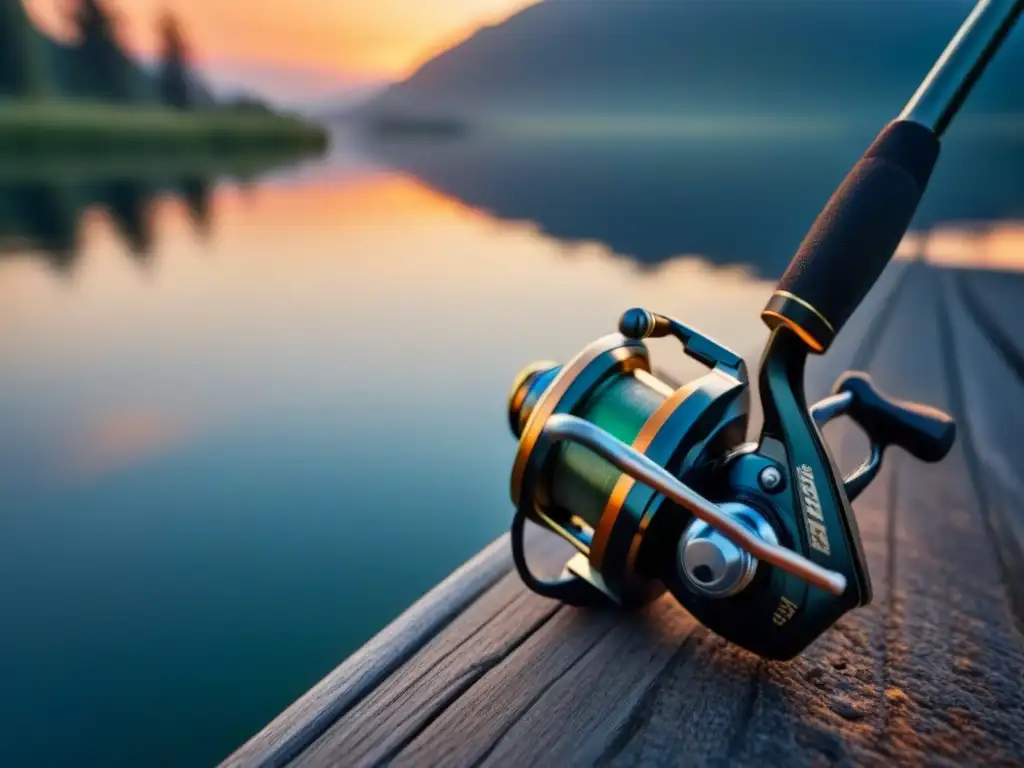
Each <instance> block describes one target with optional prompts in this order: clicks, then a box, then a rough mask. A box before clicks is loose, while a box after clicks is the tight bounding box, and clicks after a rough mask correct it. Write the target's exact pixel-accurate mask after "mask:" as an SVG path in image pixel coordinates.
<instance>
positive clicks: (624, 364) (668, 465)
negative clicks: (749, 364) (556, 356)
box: [509, 309, 750, 606]
mask: <svg viewBox="0 0 1024 768" xmlns="http://www.w3.org/2000/svg"><path fill="white" fill-rule="evenodd" d="M619 331H620V332H619V333H615V334H610V335H608V336H604V337H602V338H600V339H598V340H596V341H594V342H593V343H591V344H590V345H588V346H587V347H586V348H584V349H583V351H581V352H580V353H579V354H578V355H577V356H576V357H575V358H573V359H572V360H571V361H570V362H569V363H567V364H566V365H564V366H559V365H557V364H556V363H550V362H542V363H534V364H531V365H529V366H527V367H526V368H524V369H523V371H522V372H521V373H520V374H519V376H518V377H517V378H516V381H515V383H514V385H513V387H512V392H511V395H510V396H509V425H510V427H511V429H512V433H513V434H514V435H515V436H516V437H517V438H519V450H518V453H517V454H516V459H515V464H514V466H513V471H512V488H511V490H512V501H513V503H514V504H515V505H516V509H517V511H516V516H515V519H514V522H513V531H512V537H513V552H514V553H515V561H516V566H517V568H518V569H519V572H520V575H521V577H522V578H523V580H524V581H525V582H526V583H527V584H528V585H529V586H530V587H531V588H532V589H533V590H534V591H536V592H538V593H540V594H542V595H546V596H548V597H553V598H556V599H559V600H562V601H564V602H569V603H572V604H576V605H581V604H587V603H595V602H602V601H604V600H610V601H611V602H613V603H615V604H618V605H623V606H625V605H637V604H642V603H644V602H646V601H648V600H650V599H652V598H653V597H655V596H656V595H658V594H660V592H661V591H663V589H664V588H663V587H662V586H661V585H660V584H658V583H656V582H654V583H652V581H651V579H652V576H654V574H653V573H651V572H650V571H649V570H645V567H644V566H645V564H646V562H647V560H648V558H647V557H646V556H645V554H646V550H647V549H648V543H649V540H650V537H651V534H652V532H653V531H654V530H656V528H657V527H656V526H655V525H654V521H655V517H656V512H657V510H658V509H659V508H660V506H661V504H662V502H663V501H664V497H663V496H661V494H659V493H658V492H657V491H656V490H655V489H653V488H651V487H650V486H648V485H645V484H642V483H638V482H636V480H635V479H634V478H633V477H632V476H630V475H629V474H627V473H624V472H622V471H621V470H620V469H619V468H617V467H616V466H614V465H613V464H611V463H610V462H609V461H608V460H607V459H605V458H602V457H601V456H599V455H597V454H595V453H594V452H593V451H592V450H590V449H588V448H586V447H585V446H582V445H579V444H575V443H562V444H557V443H555V442H553V441H552V440H551V439H550V438H549V437H548V436H546V435H545V434H544V428H545V425H546V424H547V423H548V422H549V420H550V418H551V417H552V416H555V415H557V414H570V415H573V416H576V417H578V418H580V419H584V420H586V421H588V422H590V423H591V424H594V425H596V426H597V427H598V428H600V429H602V430H604V431H605V432H607V433H608V434H610V435H612V436H613V437H615V438H616V439H618V440H620V441H622V442H623V443H625V444H628V445H630V446H631V447H632V448H633V449H634V450H635V451H637V452H639V453H641V454H643V455H645V456H647V457H648V458H650V459H651V460H652V461H654V462H656V463H657V464H658V465H659V466H661V467H664V468H665V469H666V470H667V471H669V472H671V473H672V475H673V476H675V477H679V478H689V476H690V475H691V474H693V473H694V472H695V471H696V470H697V469H698V468H701V467H704V466H706V465H707V464H708V462H709V461H711V460H712V459H714V458H716V457H720V456H723V455H725V454H726V453H727V452H729V451H731V450H732V449H734V448H735V447H736V446H738V445H739V444H740V443H741V442H742V441H743V439H744V437H745V435H746V432H747V422H748V414H749V405H750V394H749V386H748V382H747V372H746V367H745V365H744V363H743V360H742V359H741V358H740V357H739V356H738V355H736V354H735V353H734V352H732V351H730V350H729V349H726V348H725V347H722V346H720V345H719V344H717V343H715V342H714V341H713V340H711V339H710V338H708V337H707V336H704V335H703V334H701V333H699V332H697V331H695V330H694V329H692V328H688V327H686V326H684V325H682V324H681V323H679V322H678V321H675V320H671V319H669V318H665V317H662V316H658V315H653V314H651V313H649V312H647V311H645V310H640V309H634V310H630V311H629V312H627V313H625V314H624V315H623V316H622V319H621V321H620V323H619ZM669 335H671V336H674V337H675V338H677V339H678V340H679V341H680V343H681V344H682V348H683V352H684V353H685V354H687V355H688V356H689V357H691V358H693V359H695V360H697V361H699V362H701V363H703V364H705V365H707V366H708V367H709V368H710V370H709V372H708V373H707V374H705V375H704V376H701V377H700V378H698V379H696V380H694V381H692V382H690V383H689V384H687V385H685V386H682V387H678V388H676V387H672V386H670V385H669V384H667V383H665V382H664V381H662V380H661V379H659V378H658V377H657V376H655V375H654V374H652V373H651V364H650V355H649V352H648V349H647V345H646V344H644V343H643V341H642V339H644V338H647V337H659V336H669ZM690 482H693V480H692V479H690ZM527 519H529V520H532V521H534V522H535V523H538V524H539V525H542V526H544V527H547V528H549V529H550V530H552V531H553V532H555V533H557V534H558V535H559V536H561V537H562V538H564V539H565V540H566V541H568V542H569V543H570V544H572V545H573V547H575V548H576V549H577V550H578V554H577V555H576V556H575V557H573V558H572V559H571V560H570V561H569V562H568V563H567V564H566V569H565V571H564V572H563V575H562V577H561V578H560V579H558V580H555V581H544V580H541V579H539V578H537V577H536V576H535V575H534V574H533V573H532V572H531V571H530V569H529V567H528V565H527V564H526V562H525V558H524V557H523V556H522V548H523V543H522V535H523V523H524V522H525V520H527ZM699 548H700V547H698V549H699ZM704 549H705V550H707V546H706V545H705V546H704ZM694 567H698V566H694Z"/></svg>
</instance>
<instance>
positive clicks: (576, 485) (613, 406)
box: [549, 374, 666, 529]
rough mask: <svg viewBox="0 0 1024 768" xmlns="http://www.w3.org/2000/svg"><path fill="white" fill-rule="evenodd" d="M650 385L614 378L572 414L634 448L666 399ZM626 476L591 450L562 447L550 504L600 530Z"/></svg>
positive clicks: (556, 461)
mask: <svg viewBox="0 0 1024 768" xmlns="http://www.w3.org/2000/svg"><path fill="white" fill-rule="evenodd" d="M648 379H649V377H648ZM649 380H651V381H652V382H653V384H654V385H653V386H652V384H648V383H647V382H646V381H644V380H642V379H641V378H639V377H637V376H636V375H634V374H624V375H623V374H620V375H616V376H612V377H611V378H610V379H608V380H607V381H605V382H603V383H602V384H600V385H599V386H598V388H597V389H596V390H595V391H594V393H593V394H592V395H591V396H590V397H589V398H587V399H586V400H584V401H583V402H582V403H581V404H580V405H579V406H578V407H577V408H575V409H573V415H575V416H579V417H581V418H583V419H586V420H587V421H589V422H592V423H593V424H596V425H597V426H599V427H601V428H602V429H604V430H605V431H607V432H609V433H610V434H612V435H614V436H615V437H617V438H618V439H619V440H622V441H623V442H624V443H627V444H632V442H633V441H634V439H635V438H636V436H637V434H638V433H639V432H640V430H641V429H642V428H643V426H644V424H646V423H647V420H648V419H649V418H650V417H651V414H653V413H654V412H655V411H656V410H657V409H658V407H659V406H660V405H661V404H662V403H663V402H664V401H665V398H666V394H665V391H664V389H663V388H657V385H658V382H656V381H655V380H652V379H649ZM621 475H622V473H621V472H620V471H619V470H618V469H617V468H616V467H615V466H613V465H612V464H611V463H609V462H608V461H606V460H605V459H602V458H601V457H600V456H598V455H597V454H595V453H593V452H592V451H590V450H588V449H587V448H585V447H583V446H581V445H578V444H576V443H563V444H562V445H561V446H560V447H559V448H558V455H557V456H556V457H554V459H553V460H552V462H551V473H550V475H549V477H550V486H549V487H550V489H551V491H550V492H551V499H552V501H554V502H555V506H556V507H557V508H560V509H563V510H567V509H571V510H573V511H574V512H575V514H576V516H577V517H578V518H579V519H581V520H582V521H583V522H585V523H586V524H587V525H589V526H590V527H591V529H595V528H597V525H598V522H599V521H600V519H601V513H602V512H603V511H604V508H605V505H606V504H607V503H608V498H609V497H610V496H611V493H612V489H614V488H615V484H616V483H617V482H618V480H619V477H620V476H621Z"/></svg>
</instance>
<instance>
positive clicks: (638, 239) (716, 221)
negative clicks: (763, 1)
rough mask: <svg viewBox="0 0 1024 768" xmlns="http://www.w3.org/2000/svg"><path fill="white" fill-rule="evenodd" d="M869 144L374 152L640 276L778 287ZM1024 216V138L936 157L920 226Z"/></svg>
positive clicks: (774, 139) (391, 147)
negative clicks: (728, 272) (701, 271)
mask: <svg viewBox="0 0 1024 768" xmlns="http://www.w3.org/2000/svg"><path fill="white" fill-rule="evenodd" d="M872 138H873V136H872V134H871V133H870V132H868V133H864V132H863V131H851V132H847V133H837V134H836V135H834V136H829V135H821V134H818V135H806V136H805V135H800V134H798V133H793V134H791V135H789V136H785V135H780V134H778V133H773V134H772V135H771V136H770V137H768V136H764V137H758V136H756V135H747V136H728V137H727V136H724V135H719V136H715V135H714V134H711V135H703V136H698V137H691V138H678V137H659V136H652V137H645V138H643V140H637V139H636V137H631V138H628V139H627V138H622V139H618V140H616V139H612V138H608V137H605V138H600V139H591V138H587V137H586V136H581V137H576V138H575V139H572V138H565V137H558V138H543V137H536V136H534V137H531V138H527V137H525V136H520V137H510V136H504V137H495V136H491V137H488V136H476V137H471V138H467V139H463V140H451V141H435V142H430V141H399V140H393V141H385V140H380V139H378V140H375V141H373V142H372V143H370V144H369V149H370V151H372V152H373V153H374V154H375V155H376V156H378V157H379V158H381V160H382V161H383V162H386V163H388V164H390V165H392V166H393V167H395V168H398V169H400V170H402V171H404V172H407V173H411V174H413V175H415V176H416V177H417V178H419V179H421V180H423V181H424V182H425V183H427V184H428V185H430V186H431V187H433V188H434V189H436V190H438V191H440V192H442V193H444V194H446V195H450V196H452V197H454V198H457V199H458V200H461V201H463V202H464V203H466V204H467V205H469V206H472V207H474V208H477V209H480V210H483V211H486V212H488V213H490V214H492V215H494V216H496V217H498V218H501V219H506V220H527V221H532V222H535V223H536V224H537V225H538V226H539V227H540V228H541V230H542V231H543V232H545V233H547V234H549V235H551V236H553V237H556V238H558V239H560V240H564V241H589V240H595V241H599V242H601V243H603V244H604V245H606V246H608V247H609V248H610V249H611V250H612V251H613V252H615V253H616V254H618V255H620V256H622V257H625V258H627V259H630V260H632V261H634V262H636V263H637V264H638V265H640V266H649V265H653V264H658V263H661V262H664V261H666V260H668V259H671V258H674V257H676V256H678V255H680V254H701V255H702V256H704V257H706V258H708V259H709V260H711V261H713V262H714V263H716V264H720V265H725V264H735V265H741V266H743V267H746V268H748V269H750V270H752V271H753V272H754V273H755V274H757V275H759V276H762V277H766V278H774V277H777V276H778V275H780V274H781V273H782V271H783V270H784V269H785V267H786V265H787V263H788V262H789V259H790V257H791V255H792V254H793V252H794V251H795V249H796V246H797V245H798V244H799V242H800V239H801V238H802V237H803V235H804V234H805V232H806V230H807V228H808V226H809V225H810V222H811V221H812V220H813V219H814V217H815V216H816V215H817V213H818V212H819V211H820V210H821V207H822V205H823V204H824V202H825V201H826V200H827V198H828V196H829V195H830V194H831V193H832V191H833V190H834V189H835V187H836V185H837V184H838V183H839V181H841V180H842V178H843V176H844V175H845V173H846V171H847V170H848V169H849V168H850V166H851V165H852V164H853V163H854V162H855V161H856V159H857V158H858V157H859V156H860V154H861V152H862V151H863V149H864V148H865V147H866V146H867V144H868V143H869V142H870V141H871V139H872ZM1022 216H1024V135H1020V134H1015V133H1013V132H1002V133H1000V132H991V131H990V132H986V131H983V130H977V131H974V132H973V133H972V132H971V131H968V130H963V131H961V132H960V134H959V135H957V136H956V137H954V138H953V139H951V140H950V141H949V142H947V145H946V146H945V147H944V148H943V154H942V157H941V159H940V162H939V165H938V168H937V169H936V171H935V174H934V176H933V178H932V182H931V184H930V186H929V189H928V191H927V194H926V195H925V198H924V200H923V202H922V204H921V206H920V208H919V210H918V214H917V217H916V219H915V222H914V227H915V228H916V229H921V230H929V229H931V228H933V227H936V226H938V225H943V226H946V225H949V224H950V223H957V222H971V223H975V222H979V221H981V222H986V221H995V220H1005V219H1012V218H1016V217H1022Z"/></svg>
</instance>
